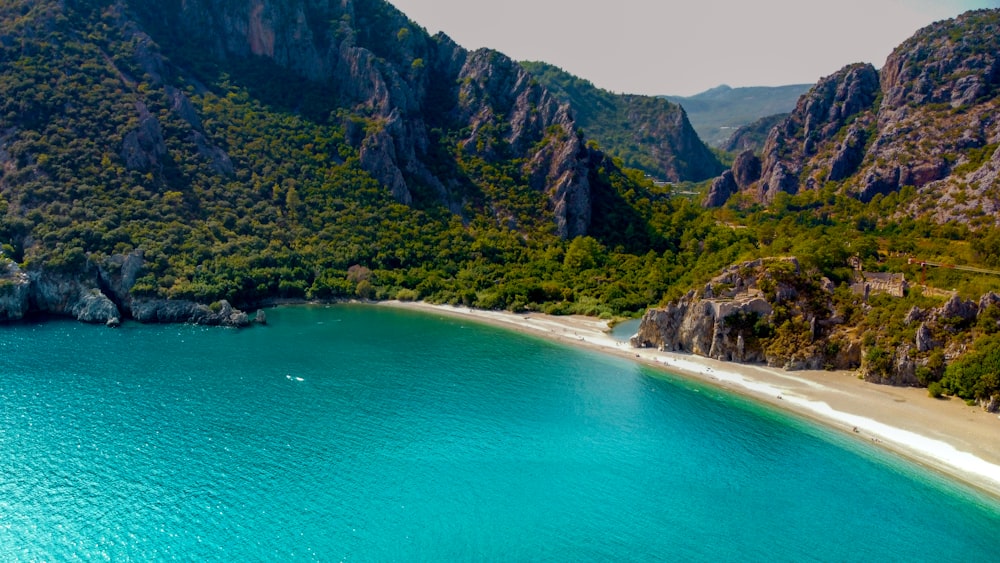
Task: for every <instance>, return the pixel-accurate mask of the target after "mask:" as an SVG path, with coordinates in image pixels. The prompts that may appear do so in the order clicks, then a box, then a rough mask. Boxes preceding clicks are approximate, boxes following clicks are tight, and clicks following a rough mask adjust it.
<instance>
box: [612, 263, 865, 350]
mask: <svg viewBox="0 0 1000 563" xmlns="http://www.w3.org/2000/svg"><path fill="white" fill-rule="evenodd" d="M832 291H833V286H832V284H831V283H830V282H829V280H826V279H823V278H819V277H817V276H816V275H815V274H812V273H809V272H805V271H803V270H802V268H801V266H800V265H799V262H798V260H796V259H795V258H785V259H771V260H755V261H752V262H745V263H742V264H738V265H734V266H731V267H729V268H726V269H725V270H724V271H723V272H722V273H721V274H720V275H719V276H717V277H715V278H714V279H713V280H712V281H711V282H710V283H708V284H707V285H706V286H705V287H704V288H703V289H702V290H701V291H698V292H694V291H692V292H690V293H688V294H687V295H686V296H684V297H683V298H682V299H680V300H678V301H676V302H674V303H670V304H669V305H667V306H666V307H664V308H661V309H650V310H649V311H648V312H647V313H646V315H645V316H644V317H643V319H642V323H641V324H640V327H639V331H638V333H637V334H636V336H635V337H633V339H632V345H633V346H635V347H642V348H648V347H655V348H660V349H663V350H669V351H682V352H690V353H693V354H697V355H700V356H706V357H709V358H714V359H718V360H724V361H737V362H746V363H766V364H768V365H771V366H779V367H784V368H786V369H824V368H831V369H851V368H855V367H857V366H858V364H859V362H860V347H859V344H858V343H857V342H855V341H853V340H851V339H849V338H844V337H842V335H840V334H837V333H836V330H835V328H836V326H837V324H838V323H839V322H840V321H839V320H838V318H837V316H836V312H835V311H834V310H833V306H832V302H831V300H830V299H829V297H830V295H831V294H832ZM834 342H835V343H836V346H831V345H830V343H834Z"/></svg>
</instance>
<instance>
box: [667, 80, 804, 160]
mask: <svg viewBox="0 0 1000 563" xmlns="http://www.w3.org/2000/svg"><path fill="white" fill-rule="evenodd" d="M810 86H812V85H811V84H792V85H788V86H773V87H771V86H753V87H746V88H731V87H729V86H726V85H722V86H718V87H715V88H712V89H711V90H706V91H704V92H702V93H700V94H695V95H694V96H664V98H666V99H668V100H670V101H672V102H674V103H676V104H680V105H681V106H683V107H684V110H685V111H686V112H687V115H688V119H690V120H691V125H692V126H694V129H695V131H697V132H698V136H699V137H701V138H702V139H704V141H705V142H706V143H708V144H709V145H710V146H713V147H721V146H722V145H723V144H724V143H725V142H726V141H727V140H728V139H729V138H730V137H731V136H732V135H733V133H735V132H736V130H737V129H739V128H740V127H743V126H744V125H749V124H751V123H753V122H755V121H757V120H758V119H761V118H764V117H767V116H771V115H776V114H779V113H788V112H790V111H792V109H794V108H795V103H796V102H798V100H799V96H801V95H802V94H805V93H806V91H807V90H809V88H810Z"/></svg>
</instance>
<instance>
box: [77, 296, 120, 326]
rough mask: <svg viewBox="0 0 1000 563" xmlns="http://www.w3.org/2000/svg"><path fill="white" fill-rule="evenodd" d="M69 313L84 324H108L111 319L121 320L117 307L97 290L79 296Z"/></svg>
mask: <svg viewBox="0 0 1000 563" xmlns="http://www.w3.org/2000/svg"><path fill="white" fill-rule="evenodd" d="M70 313H71V314H73V315H74V316H75V317H76V320H78V321H82V322H85V323H103V324H108V323H110V322H111V321H112V320H113V319H114V320H118V319H121V313H119V311H118V307H117V306H115V304H114V302H112V301H111V300H110V299H108V297H107V296H106V295H104V294H103V293H101V292H100V290H98V289H91V290H90V291H88V292H86V293H84V294H83V295H82V296H80V298H79V300H78V301H77V302H76V303H75V304H74V305H73V307H72V309H71V310H70Z"/></svg>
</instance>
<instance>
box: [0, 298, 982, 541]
mask: <svg viewBox="0 0 1000 563" xmlns="http://www.w3.org/2000/svg"><path fill="white" fill-rule="evenodd" d="M268 320H269V324H268V325H267V326H264V327H253V328H250V329H246V330H228V329H219V328H199V327H193V326H178V325H169V326H162V325H161V326H143V325H139V324H135V323H127V324H125V325H124V326H122V327H121V328H120V329H118V330H111V329H107V328H104V327H98V326H87V325H83V324H79V323H76V322H69V321H48V322H44V323H38V324H22V325H0V561H73V560H80V561H161V560H186V561H187V560H195V561H259V560H273V561H289V560H302V561H312V560H315V561H341V560H344V561H481V560H486V561H538V560H547V561H653V560H687V561H698V560H708V561H726V560H757V561H764V560H767V561H988V560H995V559H996V557H997V553H998V548H1000V503H998V502H996V501H994V500H992V499H989V498H986V497H983V496H981V495H979V494H977V493H975V492H973V491H971V490H969V489H967V488H965V487H964V486H961V485H958V484H955V483H952V482H950V481H947V480H945V479H943V478H941V477H938V476H937V475H935V474H933V473H931V472H929V471H926V470H924V469H921V468H919V467H917V466H914V465H911V464H909V463H908V462H904V461H902V460H900V459H897V458H896V457H894V456H892V455H890V454H887V453H884V452H881V451H879V450H877V449H875V448H873V447H869V446H868V445H867V444H865V443H863V442H859V441H856V440H854V439H853V438H851V437H848V436H842V435H840V434H839V433H836V432H832V431H828V430H826V429H823V428H818V427H816V426H814V425H812V424H811V423H808V422H805V421H801V420H798V419H795V418H792V417H790V416H788V415H785V414H782V413H777V412H774V411H771V410H768V409H766V408H764V407H762V406H759V405H757V404H755V403H753V402H751V401H748V400H745V399H741V398H738V397H734V396H732V395H728V394H725V393H723V392H721V391H717V390H714V389H711V388H708V387H704V386H700V385H698V384H695V383H692V382H689V381H685V380H683V379H680V378H675V377H673V376H670V375H667V374H665V373H662V372H658V371H655V370H652V369H650V368H646V367H642V366H639V365H637V364H633V363H631V362H628V361H625V360H621V359H618V358H613V357H610V356H604V355H601V354H599V353H592V352H588V351H582V350H578V349H573V348H566V347H562V346H559V345H557V344H554V343H550V342H546V341H543V340H539V339H535V338H532V337H528V336H524V335H519V334H514V333H510V332H505V331H502V330H499V329H495V328H491V327H485V326H480V325H475V324H469V323H468V322H465V321H462V320H457V319H449V318H443V317H438V316H435V315H429V314H423V313H415V312H409V311H399V310H392V309H388V308H382V307H373V306H362V305H335V306H329V307H288V308H280V309H275V310H272V311H269V312H268Z"/></svg>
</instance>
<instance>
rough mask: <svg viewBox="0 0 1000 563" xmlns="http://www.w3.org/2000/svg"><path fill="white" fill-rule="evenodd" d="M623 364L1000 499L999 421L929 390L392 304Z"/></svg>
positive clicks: (555, 326) (595, 324) (487, 315)
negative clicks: (844, 438)
mask: <svg viewBox="0 0 1000 563" xmlns="http://www.w3.org/2000/svg"><path fill="white" fill-rule="evenodd" d="M383 305H387V306H393V307H399V308H405V309H412V310H419V311H425V312H429V313H437V314H443V315H448V316H457V317H462V318H468V319H470V320H474V321H478V322H485V323H488V324H492V325H494V326H500V327H506V328H509V329H511V330H517V331H520V332H526V333H530V334H536V335H539V336H542V337H545V338H549V339H553V340H557V341H559V342H564V343H568V344H574V345H578V346H584V347H587V348H590V349H594V350H600V351H603V352H607V353H611V354H615V355H619V356H624V357H628V358H631V359H633V360H636V361H640V362H643V363H646V364H649V365H654V366H656V367H659V368H662V369H665V370H667V371H670V372H671V373H675V374H678V375H682V376H686V377H691V378H693V379H697V380H699V381H702V382H706V383H709V384H712V385H715V386H718V387H721V388H724V389H727V390H730V391H733V392H736V393H739V394H741V395H744V396H747V397H751V398H753V399H756V400H760V401H763V402H766V403H768V404H771V405H773V406H776V407H778V408H781V409H783V410H787V411H791V412H794V413H797V414H799V415H804V416H807V417H809V418H811V419H813V420H815V421H818V422H821V423H823V424H825V425H827V426H830V427H832V428H835V429H838V430H842V431H844V432H847V433H848V434H850V435H852V436H855V437H857V438H858V439H862V440H867V441H870V442H872V443H874V444H876V445H878V446H882V447H885V448H886V449H889V450H891V451H894V452H896V453H898V454H902V455H903V456H905V457H908V458H910V459H912V460H914V461H917V462H918V463H921V464H923V465H925V466H928V467H930V468H932V469H935V470H937V471H939V472H942V473H945V474H948V475H950V476H952V477H953V478H957V479H959V480H962V481H964V482H966V483H968V484H970V485H972V486H974V487H976V488H978V489H980V490H982V491H984V492H987V493H989V494H991V495H993V496H995V497H1000V417H998V416H997V415H995V414H991V413H987V412H984V411H983V410H982V409H980V408H978V407H969V406H967V405H965V404H964V403H963V402H961V401H959V400H957V399H951V400H935V399H931V398H929V397H928V396H927V391H926V390H924V389H912V388H899V387H890V386H881V385H874V384H870V383H867V382H864V381H862V380H860V379H858V378H857V377H856V376H855V375H854V374H853V373H851V372H824V371H799V372H787V371H784V370H780V369H773V368H767V367H763V366H757V365H745V364H737V363H729V362H719V361H716V360H710V359H707V358H703V357H700V356H694V355H690V354H678V353H671V352H659V351H656V350H652V349H634V348H631V347H630V346H628V345H627V344H625V343H622V342H618V341H617V340H615V339H613V338H611V337H610V336H609V335H608V333H607V331H608V325H607V323H606V322H604V321H602V320H599V319H594V318H590V317H580V316H568V317H559V316H552V315H544V314H539V313H531V314H523V315H522V314H514V313H508V312H499V311H482V310H477V309H469V308H465V307H452V306H447V305H431V304H427V303H412V302H406V303H403V302H398V301H392V302H387V303H384V304H383Z"/></svg>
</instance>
